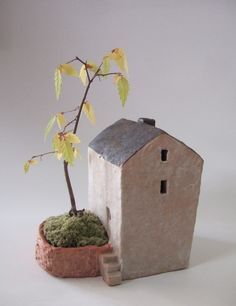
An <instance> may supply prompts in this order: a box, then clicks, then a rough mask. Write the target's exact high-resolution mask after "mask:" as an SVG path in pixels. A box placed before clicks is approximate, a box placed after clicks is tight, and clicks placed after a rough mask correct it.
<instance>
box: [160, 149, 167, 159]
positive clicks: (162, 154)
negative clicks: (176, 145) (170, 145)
mask: <svg viewBox="0 0 236 306" xmlns="http://www.w3.org/2000/svg"><path fill="white" fill-rule="evenodd" d="M167 157H168V150H166V149H163V150H161V161H167Z"/></svg>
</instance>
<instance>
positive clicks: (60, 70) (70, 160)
mask: <svg viewBox="0 0 236 306" xmlns="http://www.w3.org/2000/svg"><path fill="white" fill-rule="evenodd" d="M111 62H114V63H115V64H116V65H117V68H118V71H116V72H110V64H111ZM72 63H73V64H75V63H79V64H80V66H81V67H80V71H78V70H76V68H75V67H74V66H73V64H72ZM127 74H128V65H127V59H126V55H125V53H124V51H123V50H122V49H120V48H116V49H113V50H112V51H111V52H109V53H108V54H106V55H105V56H104V57H103V59H102V61H101V63H100V64H99V65H96V64H95V63H94V62H91V61H87V60H86V61H85V60H82V59H81V58H79V57H75V58H74V59H72V60H70V61H68V62H67V63H65V64H61V65H59V67H57V68H56V70H55V74H54V81H55V93H56V98H57V100H58V99H59V97H60V93H61V88H62V80H63V77H64V76H70V77H76V78H79V79H80V81H81V82H82V84H83V85H84V87H85V90H84V93H83V96H82V100H81V103H80V104H79V105H77V106H76V107H75V108H74V109H72V110H67V111H61V112H59V113H57V114H56V115H55V116H53V117H52V118H51V119H50V120H49V122H48V124H47V127H46V129H45V133H44V138H45V139H46V138H47V136H48V134H49V133H50V131H51V130H52V128H53V126H54V124H55V123H56V124H57V127H58V131H57V132H56V134H55V135H54V136H53V137H52V150H51V151H49V152H46V153H41V154H37V155H33V156H32V157H31V158H30V159H29V160H28V161H27V162H26V163H25V164H24V171H25V173H27V172H28V171H29V169H30V166H32V165H35V164H37V163H38V161H39V160H42V159H43V157H44V156H46V155H51V154H53V155H55V156H56V158H57V159H58V160H62V161H63V166H64V173H65V180H66V185H67V188H68V192H69V197H70V205H71V208H70V211H69V215H70V216H77V215H78V216H81V215H83V212H84V210H83V209H78V205H77V203H76V200H75V196H74V191H73V187H72V184H71V179H70V175H69V170H68V167H69V166H71V165H73V164H74V162H75V160H76V159H77V157H78V156H79V154H80V153H79V148H78V144H79V143H80V138H79V136H78V135H77V132H78V126H79V122H80V118H81V114H82V113H84V114H85V115H86V116H87V118H88V119H89V120H90V121H91V122H92V123H95V113H94V109H93V106H92V104H91V103H90V102H89V101H88V99H87V97H88V93H89V90H90V88H91V86H92V84H93V82H95V81H96V80H97V79H100V80H103V79H105V78H107V77H110V76H111V77H114V81H115V82H114V83H115V84H116V86H117V88H118V93H119V96H120V100H121V102H122V106H124V105H125V102H126V99H127V95H128V92H129V83H128V80H127ZM71 114H73V118H72V119H67V118H66V117H67V116H68V115H71Z"/></svg>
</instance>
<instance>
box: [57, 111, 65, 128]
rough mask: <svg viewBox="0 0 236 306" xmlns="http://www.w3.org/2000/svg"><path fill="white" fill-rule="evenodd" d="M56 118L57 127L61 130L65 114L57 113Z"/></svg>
mask: <svg viewBox="0 0 236 306" xmlns="http://www.w3.org/2000/svg"><path fill="white" fill-rule="evenodd" d="M56 119H57V125H58V127H59V129H60V130H61V128H62V127H63V126H65V124H66V119H65V116H64V115H63V114H62V113H58V114H57V115H56Z"/></svg>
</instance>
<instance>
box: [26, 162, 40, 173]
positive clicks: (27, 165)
mask: <svg viewBox="0 0 236 306" xmlns="http://www.w3.org/2000/svg"><path fill="white" fill-rule="evenodd" d="M37 163H38V160H36V159H31V160H28V161H27V162H26V163H25V164H24V171H25V173H27V172H28V171H29V168H30V166H33V165H36V164H37Z"/></svg>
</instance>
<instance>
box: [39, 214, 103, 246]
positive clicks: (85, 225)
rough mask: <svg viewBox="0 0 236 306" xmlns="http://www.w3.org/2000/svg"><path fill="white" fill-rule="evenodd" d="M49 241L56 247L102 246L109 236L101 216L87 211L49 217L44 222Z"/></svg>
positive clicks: (45, 233)
mask: <svg viewBox="0 0 236 306" xmlns="http://www.w3.org/2000/svg"><path fill="white" fill-rule="evenodd" d="M43 230H44V235H45V237H46V239H47V241H48V242H49V243H50V244H52V245H53V246H56V247H80V246H86V245H97V246H101V245H104V244H106V243H107V242H108V236H107V233H106V230H105V228H104V226H103V225H102V223H101V221H100V220H99V218H98V217H97V216H96V215H94V214H93V213H91V212H88V211H85V212H84V214H83V215H82V216H69V214H64V215H60V216H56V217H50V218H48V219H47V220H46V221H45V223H44V227H43Z"/></svg>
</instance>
